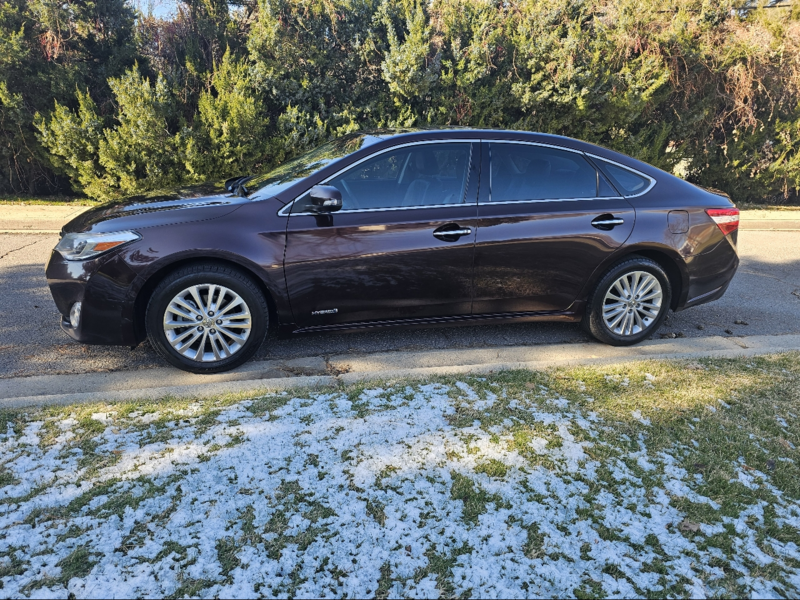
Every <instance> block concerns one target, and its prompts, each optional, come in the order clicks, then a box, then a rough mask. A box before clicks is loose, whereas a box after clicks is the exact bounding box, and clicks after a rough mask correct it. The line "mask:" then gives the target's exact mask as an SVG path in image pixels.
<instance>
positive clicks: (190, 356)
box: [147, 265, 268, 373]
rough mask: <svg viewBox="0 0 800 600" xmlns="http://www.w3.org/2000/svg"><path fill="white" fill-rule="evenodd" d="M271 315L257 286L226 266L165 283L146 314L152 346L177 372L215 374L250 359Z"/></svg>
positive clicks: (189, 271) (191, 270)
mask: <svg viewBox="0 0 800 600" xmlns="http://www.w3.org/2000/svg"><path fill="white" fill-rule="evenodd" d="M267 319H268V312H267V306H266V302H265V301H264V297H263V295H262V294H261V292H260V291H259V290H258V288H257V287H256V285H255V284H254V283H253V282H252V281H251V280H250V279H249V278H248V277H247V276H246V275H244V274H242V273H240V272H239V271H236V270H234V269H231V268H229V267H226V266H217V265H202V266H193V267H187V268H185V269H181V270H179V271H177V272H176V273H174V274H172V275H170V276H169V277H167V279H165V280H164V281H162V282H161V283H160V284H159V286H158V287H157V288H156V290H155V291H154V292H153V295H152V297H151V298H150V303H149V304H148V308H147V331H148V337H149V339H150V343H151V345H152V346H153V347H154V348H155V349H156V350H157V351H158V352H159V354H161V355H162V356H163V357H164V358H165V359H166V360H167V361H169V362H170V363H171V364H173V365H174V366H176V367H178V368H179V369H183V370H185V371H191V372H193V373H217V372H220V371H227V370H229V369H233V368H234V367H237V366H239V365H240V364H242V363H244V362H245V361H246V360H247V359H249V358H250V357H251V356H252V355H253V354H254V353H255V351H256V350H258V347H259V346H260V345H261V342H262V341H263V339H264V336H265V334H266V330H267Z"/></svg>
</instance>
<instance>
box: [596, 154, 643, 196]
mask: <svg viewBox="0 0 800 600" xmlns="http://www.w3.org/2000/svg"><path fill="white" fill-rule="evenodd" d="M586 156H589V157H591V158H593V159H594V160H600V161H603V162H607V163H609V164H612V165H614V166H617V167H619V168H621V169H625V170H626V171H630V172H631V173H635V174H636V175H638V176H639V177H644V178H645V179H647V180H648V181H649V182H650V185H648V186H647V189H646V190H645V191H643V192H639V193H638V194H633V195H632V196H623V198H638V197H639V196H644V195H645V194H646V193H647V192H649V191H650V190H652V189H653V187H655V185H656V183H658V182H657V181H656V180H655V179H653V178H652V177H650V175H648V174H647V173H642V172H641V171H637V170H636V169H633V168H631V167H629V166H627V165H623V164H622V163H618V162H617V161H615V160H611V159H608V158H603V157H602V156H597V155H596V154H590V153H589V152H586Z"/></svg>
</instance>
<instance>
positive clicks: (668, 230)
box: [47, 129, 739, 373]
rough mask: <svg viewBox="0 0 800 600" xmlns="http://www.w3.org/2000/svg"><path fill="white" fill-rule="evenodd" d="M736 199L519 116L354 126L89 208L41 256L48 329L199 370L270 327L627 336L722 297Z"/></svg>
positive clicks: (732, 249)
mask: <svg viewBox="0 0 800 600" xmlns="http://www.w3.org/2000/svg"><path fill="white" fill-rule="evenodd" d="M738 224H739V211H738V209H737V208H735V207H734V206H733V204H732V203H731V202H730V200H729V199H728V198H727V197H726V196H725V195H724V194H722V193H718V192H712V191H707V190H704V189H700V188H698V187H696V186H694V185H691V184H689V183H686V182H685V181H682V180H681V179H678V178H677V177H673V176H672V175H669V174H668V173H665V172H663V171H660V170H658V169H656V168H654V167H651V166H649V165H647V164H645V163H642V162H639V161H637V160H634V159H632V158H629V157H627V156H624V155H621V154H618V153H616V152H612V151H610V150H606V149H604V148H601V147H598V146H594V145H591V144H587V143H584V142H580V141H577V140H573V139H569V138H564V137H558V136H553V135H543V134H536V133H527V132H518V131H475V130H466V129H455V130H439V131H424V130H417V131H404V132H372V133H357V134H351V135H348V136H345V137H342V138H339V139H337V140H334V141H332V142H329V143H327V144H325V145H323V146H320V147H319V148H317V149H316V150H313V151H311V152H309V153H308V154H305V155H303V156H301V157H300V158H297V159H295V160H292V161H290V162H288V163H286V164H284V165H282V166H281V167H279V168H278V169H276V170H275V171H273V172H271V173H268V174H266V175H260V176H255V177H242V178H239V179H233V180H229V181H227V182H225V184H219V185H207V186H198V187H192V188H187V189H183V190H179V191H177V192H175V193H169V194H152V195H150V196H146V197H136V198H131V199H128V200H125V201H122V202H115V203H111V204H106V205H103V206H100V207H98V208H95V209H93V210H90V211H88V212H86V213H84V214H82V215H80V216H79V217H78V218H76V219H74V220H73V221H71V222H70V223H69V224H67V225H66V226H65V227H64V231H63V233H62V238H61V241H60V242H59V244H58V246H56V248H55V250H54V251H53V255H52V257H51V259H50V262H49V264H48V266H47V280H48V283H49V285H50V289H51V291H52V293H53V297H54V298H55V301H56V304H57V306H58V309H59V310H60V311H61V313H62V315H64V318H63V320H62V323H61V325H62V327H63V328H64V330H65V331H66V332H67V333H68V334H69V335H70V336H71V337H73V338H74V339H76V340H78V341H81V342H86V343H90V344H124V345H130V346H135V345H136V344H138V343H139V342H141V341H143V340H144V339H145V338H149V339H150V343H151V344H152V346H153V347H154V348H155V349H156V350H158V352H159V353H161V355H162V356H163V357H164V358H165V359H166V360H167V361H168V362H170V363H171V364H173V365H175V366H176V367H179V368H181V369H185V370H188V371H193V372H196V373H210V372H217V371H224V370H226V369H231V368H233V367H235V366H237V365H240V364H241V363H243V362H244V361H246V360H247V359H248V358H249V357H250V356H252V355H253V353H254V352H255V351H256V350H257V349H258V347H259V345H260V344H261V343H262V342H263V340H264V338H265V336H266V334H267V330H268V326H269V325H270V324H272V325H276V326H277V330H278V331H279V332H280V333H301V332H310V331H333V330H345V329H362V328H368V327H382V326H397V325H405V326H409V325H415V326H416V325H432V324H446V323H464V324H469V323H481V322H488V321H491V322H497V321H499V320H518V321H532V320H541V321H549V320H559V321H572V322H581V323H582V324H583V326H584V327H585V328H586V330H587V331H589V332H590V333H591V334H592V335H593V336H594V337H596V338H597V339H599V340H601V341H603V342H605V343H608V344H614V345H627V344H634V343H636V342H639V341H641V340H644V339H645V338H647V337H648V336H650V335H651V334H652V333H653V332H654V331H656V330H657V329H658V327H659V325H660V324H661V322H662V321H663V319H664V318H665V316H666V315H667V311H668V310H670V309H672V310H682V309H684V308H688V307H690V306H695V305H697V304H702V303H704V302H709V301H711V300H715V299H717V298H719V297H720V296H722V294H724V293H725V290H726V288H727V287H728V284H729V283H730V281H731V279H732V277H733V275H734V273H735V272H736V267H737V266H738V264H739V259H738V256H737V251H736V231H737V227H738Z"/></svg>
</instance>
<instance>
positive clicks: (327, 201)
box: [308, 185, 342, 213]
mask: <svg viewBox="0 0 800 600" xmlns="http://www.w3.org/2000/svg"><path fill="white" fill-rule="evenodd" d="M308 195H309V196H311V204H312V205H313V206H314V208H316V210H317V211H318V212H325V213H330V212H336V211H337V210H339V209H340V208H342V192H340V191H339V190H337V189H336V188H335V187H333V186H332V185H315V186H314V187H313V188H311V191H310V192H309V193H308Z"/></svg>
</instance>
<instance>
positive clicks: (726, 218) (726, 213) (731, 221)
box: [706, 208, 739, 235]
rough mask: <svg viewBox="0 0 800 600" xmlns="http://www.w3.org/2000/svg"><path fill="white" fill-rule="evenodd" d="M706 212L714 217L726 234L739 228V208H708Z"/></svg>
mask: <svg viewBox="0 0 800 600" xmlns="http://www.w3.org/2000/svg"><path fill="white" fill-rule="evenodd" d="M706 213H708V216H709V217H711V218H712V219H714V223H716V224H717V227H719V230H720V231H721V232H722V233H723V234H724V235H728V234H729V233H731V232H732V231H736V230H737V229H739V209H738V208H707V209H706Z"/></svg>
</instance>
